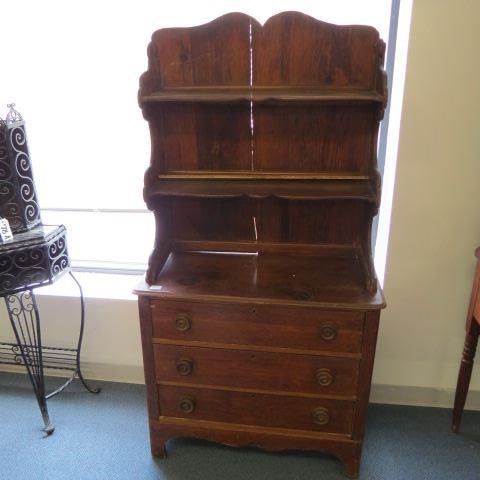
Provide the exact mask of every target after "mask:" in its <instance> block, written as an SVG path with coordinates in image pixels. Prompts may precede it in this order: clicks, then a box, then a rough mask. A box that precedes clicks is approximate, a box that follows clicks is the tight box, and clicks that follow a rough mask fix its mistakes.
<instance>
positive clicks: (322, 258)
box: [135, 251, 385, 310]
mask: <svg viewBox="0 0 480 480" xmlns="http://www.w3.org/2000/svg"><path fill="white" fill-rule="evenodd" d="M135 293H137V294H139V295H147V296H152V297H160V298H172V299H188V300H197V301H212V302H216V301H219V302H232V303H235V302H237V303H245V302H248V303H266V304H275V305H296V306H311V307H324V308H330V309H357V310H358V309H364V310H373V309H380V308H383V307H384V306H385V302H384V299H383V295H382V292H381V290H380V289H377V291H376V292H375V293H374V294H370V293H368V292H366V291H365V289H364V288H363V286H362V269H361V266H360V263H359V261H358V259H357V258H356V257H355V256H353V255H351V254H350V253H349V252H348V251H346V252H345V253H344V254H343V255H335V256H332V255H326V254H324V255H306V254H285V253H260V254H255V253H224V252H221V253H220V252H173V253H172V254H171V255H170V257H169V258H168V260H167V262H166V263H165V265H164V267H163V269H162V271H161V272H160V274H159V275H158V277H157V280H156V282H155V283H154V284H153V285H151V286H148V285H147V284H145V283H142V284H140V285H139V286H138V287H137V289H136V290H135Z"/></svg>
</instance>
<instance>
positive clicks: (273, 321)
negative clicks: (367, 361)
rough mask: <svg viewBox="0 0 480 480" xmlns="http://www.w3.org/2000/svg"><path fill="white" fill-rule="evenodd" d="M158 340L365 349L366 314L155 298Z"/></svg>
mask: <svg viewBox="0 0 480 480" xmlns="http://www.w3.org/2000/svg"><path fill="white" fill-rule="evenodd" d="M151 307H152V319H153V337H155V338H162V339H169V340H177V341H180V340H182V341H185V340H188V341H200V342H209V343H212V342H213V343H226V344H238V345H249V346H251V345H258V346H264V347H283V348H290V349H304V350H318V351H332V352H349V353H355V352H359V351H360V347H361V339H362V329H363V319H364V313H363V312H356V311H353V312H349V311H325V310H311V309H305V308H285V307H271V306H264V305H255V306H249V305H241V304H240V305H228V304H213V303H196V302H192V303H189V302H180V301H175V300H152V301H151Z"/></svg>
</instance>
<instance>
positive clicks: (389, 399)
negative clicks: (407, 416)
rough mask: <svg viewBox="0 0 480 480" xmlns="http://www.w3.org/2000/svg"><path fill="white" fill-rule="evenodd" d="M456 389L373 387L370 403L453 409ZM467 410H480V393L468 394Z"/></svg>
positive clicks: (470, 392) (474, 391)
mask: <svg viewBox="0 0 480 480" xmlns="http://www.w3.org/2000/svg"><path fill="white" fill-rule="evenodd" d="M454 398H455V390H454V389H441V388H434V387H411V386H408V385H372V390H371V393H370V402H372V403H387V404H393V405H412V406H422V407H440V408H453V401H454ZM465 408H466V409H467V410H480V391H478V390H470V391H469V392H468V397H467V403H466V405H465Z"/></svg>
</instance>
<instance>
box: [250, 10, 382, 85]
mask: <svg viewBox="0 0 480 480" xmlns="http://www.w3.org/2000/svg"><path fill="white" fill-rule="evenodd" d="M379 42H381V40H380V37H379V35H378V32H377V31H376V30H375V29H374V28H372V27H367V26H338V25H332V24H329V23H325V22H320V21H319V20H317V19H315V18H312V17H310V16H308V15H304V14H302V13H299V12H284V13H279V14H278V15H275V16H273V17H271V18H269V19H268V20H267V21H266V23H265V24H264V25H263V26H260V25H259V24H258V23H252V50H253V85H255V86H257V85H288V86H298V85H302V86H305V85H308V86H312V85H315V86H329V87H341V88H345V87H350V88H353V87H355V88H364V89H374V88H375V87H376V77H377V71H378V68H379V62H378V57H377V48H378V47H377V45H378V43H379Z"/></svg>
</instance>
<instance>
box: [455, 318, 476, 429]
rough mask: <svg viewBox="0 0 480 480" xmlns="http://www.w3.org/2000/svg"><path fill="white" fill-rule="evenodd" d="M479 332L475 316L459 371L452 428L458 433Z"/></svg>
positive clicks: (470, 326)
mask: <svg viewBox="0 0 480 480" xmlns="http://www.w3.org/2000/svg"><path fill="white" fill-rule="evenodd" d="M479 333H480V327H479V325H478V323H477V322H476V320H475V319H474V318H473V319H472V320H471V322H470V325H469V327H468V329H467V334H466V336H465V345H464V348H463V354H462V361H461V363H460V371H459V372H458V380H457V390H456V393H455V404H454V407H453V420H452V430H453V432H455V433H458V429H459V428H460V421H461V419H462V413H463V408H464V407H465V400H466V398H467V393H468V387H469V385H470V378H471V376H472V367H473V359H474V358H475V351H476V349H477V343H478V335H479Z"/></svg>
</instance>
